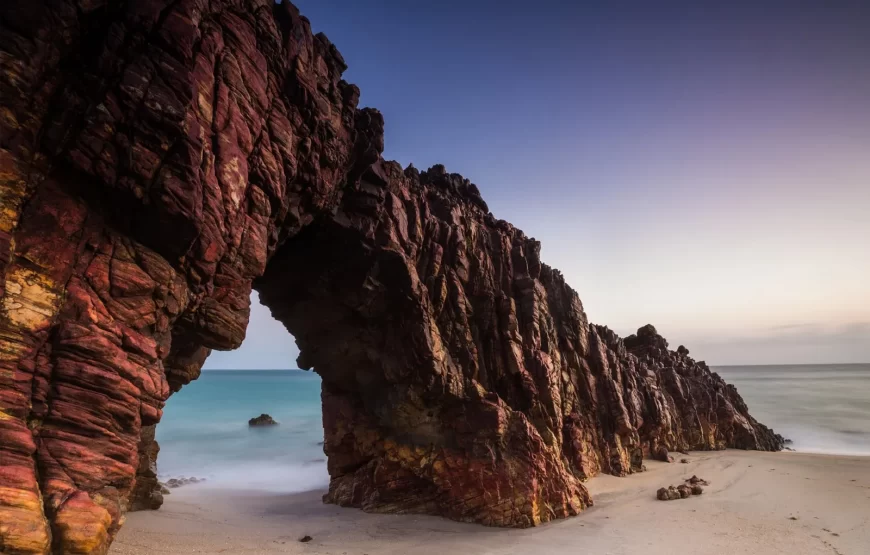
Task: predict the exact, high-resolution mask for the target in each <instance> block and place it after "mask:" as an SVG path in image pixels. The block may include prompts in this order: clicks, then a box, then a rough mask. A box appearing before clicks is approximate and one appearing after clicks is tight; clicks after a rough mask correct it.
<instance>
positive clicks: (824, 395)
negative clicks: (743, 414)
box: [712, 364, 870, 455]
mask: <svg viewBox="0 0 870 555" xmlns="http://www.w3.org/2000/svg"><path fill="white" fill-rule="evenodd" d="M712 369H713V371H714V372H718V373H719V375H720V376H722V378H724V379H725V381H726V382H728V383H732V384H734V385H735V386H736V387H737V391H738V392H740V395H741V396H742V397H743V400H744V401H746V404H747V405H748V406H749V413H750V414H751V415H752V416H754V417H755V418H756V419H758V420H759V421H760V422H762V423H764V424H766V425H767V426H770V427H771V428H773V429H774V430H775V431H776V432H777V433H779V434H781V435H783V436H784V437H786V438H788V439H790V440H792V441H793V443H792V444H791V445H789V447H791V448H792V449H795V450H796V451H805V452H810V453H829V454H838V455H870V364H804V365H776V366H719V367H713V368H712Z"/></svg>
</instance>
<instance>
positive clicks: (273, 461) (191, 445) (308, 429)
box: [157, 364, 870, 493]
mask: <svg viewBox="0 0 870 555" xmlns="http://www.w3.org/2000/svg"><path fill="white" fill-rule="evenodd" d="M713 370H714V371H716V372H718V373H719V374H720V375H721V376H722V377H723V378H724V379H725V380H726V381H728V382H729V383H733V384H734V385H735V386H737V390H738V391H739V392H740V394H741V395H742V396H743V398H744V400H745V401H746V403H747V404H748V405H749V410H750V413H751V414H752V415H753V416H755V417H756V418H757V419H758V420H760V421H761V422H763V423H765V424H767V425H768V426H770V427H772V428H773V429H774V430H776V431H777V432H778V433H780V434H782V435H783V436H785V437H787V438H789V439H791V440H792V441H793V443H792V444H791V445H790V447H791V448H792V449H795V450H797V451H804V452H813V453H831V454H843V455H870V364H852V365H837V364H830V365H801V366H722V367H714V368H713ZM261 413H267V414H270V415H272V417H273V418H275V420H277V421H278V422H279V423H280V424H279V425H278V426H273V427H267V428H249V427H248V419H250V418H253V417H255V416H259V415H260V414H261ZM157 439H158V441H159V442H160V456H159V458H158V475H159V476H160V478H161V479H162V480H167V479H169V478H178V477H190V476H195V477H197V478H206V479H207V482H206V484H211V485H213V486H216V487H222V488H234V489H248V490H267V491H272V492H286V493H290V492H298V491H307V490H312V489H319V488H325V487H326V486H327V484H328V482H329V476H328V474H327V472H326V460H325V456H324V454H323V447H322V445H321V442H322V441H323V430H322V424H321V411H320V377H319V376H318V375H317V374H315V373H313V372H304V371H301V370H275V371H271V370H232V371H229V370H224V371H217V370H212V371H205V372H203V373H202V376H201V377H200V378H199V379H198V380H197V381H195V382H193V383H191V384H190V385H188V386H186V387H184V388H183V389H182V390H181V391H180V392H178V393H176V394H175V395H173V396H172V397H171V398H170V399H169V401H168V402H167V404H166V409H165V410H164V414H163V420H162V421H161V423H160V425H159V426H157Z"/></svg>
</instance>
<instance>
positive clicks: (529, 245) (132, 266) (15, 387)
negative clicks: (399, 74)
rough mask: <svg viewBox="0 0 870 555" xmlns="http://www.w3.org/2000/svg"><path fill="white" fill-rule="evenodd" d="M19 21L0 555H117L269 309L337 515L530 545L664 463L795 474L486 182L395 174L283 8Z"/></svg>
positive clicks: (11, 125) (14, 29) (134, 6)
mask: <svg viewBox="0 0 870 555" xmlns="http://www.w3.org/2000/svg"><path fill="white" fill-rule="evenodd" d="M0 21H2V24H0V60H2V68H3V69H2V71H0V104H2V106H0V112H2V117H0V307H2V310H0V337H2V342H3V356H2V357H0V406H2V413H0V414H2V419H0V461H2V463H0V464H2V466H3V472H0V491H3V492H4V493H3V498H4V499H12V500H14V502H12V503H11V504H10V503H7V502H0V523H2V526H0V545H2V546H3V547H2V549H4V551H6V552H12V553H21V552H29V553H33V552H37V553H44V552H48V551H50V550H51V551H54V552H56V553H106V552H108V550H109V548H110V544H111V542H112V540H113V538H114V536H115V534H116V533H117V531H118V530H119V529H120V527H121V525H122V522H123V518H124V514H125V513H126V511H127V510H128V509H131V510H132V509H137V508H154V507H155V506H156V505H159V503H160V502H161V501H162V495H159V494H160V491H159V489H158V485H157V479H156V475H155V472H154V471H155V469H156V457H157V444H156V441H155V439H154V426H155V425H156V424H157V423H158V422H159V421H160V419H161V417H162V414H163V408H164V406H165V404H166V401H167V399H168V398H169V396H170V395H171V394H172V393H173V392H177V391H179V390H180V389H181V388H182V387H184V386H186V385H187V384H189V383H190V382H191V381H192V380H195V379H196V378H197V377H198V376H199V375H200V370H201V368H202V365H203V363H204V361H205V360H206V358H207V357H208V355H209V353H210V351H211V349H220V350H230V349H234V348H237V347H238V346H239V345H240V344H241V342H242V339H243V338H244V336H245V329H246V326H247V324H248V319H249V316H250V299H251V293H252V287H254V286H256V289H257V290H258V291H259V293H260V300H261V302H262V303H263V304H265V305H266V306H268V307H269V308H270V310H271V311H272V314H273V315H274V316H275V317H276V318H277V319H278V320H280V321H281V323H282V324H283V325H284V326H285V327H286V328H287V329H288V330H289V331H290V332H291V333H292V334H293V336H295V337H296V340H297V342H298V345H299V348H300V350H301V353H300V355H299V359H298V361H299V365H300V366H302V367H303V368H306V369H310V368H315V369H316V371H317V372H318V374H320V376H321V378H322V390H321V400H322V405H323V425H324V436H323V437H324V439H325V445H324V449H323V450H324V452H325V454H326V456H327V458H328V461H329V464H328V468H329V473H330V485H329V490H328V492H327V494H326V496H325V500H326V501H327V502H330V503H335V504H339V505H343V506H353V507H360V508H362V509H364V510H367V511H373V512H397V513H429V514H436V515H441V516H445V517H448V518H453V519H457V520H462V521H466V522H477V523H482V524H486V525H492V526H514V527H527V526H535V525H538V524H540V523H543V522H546V521H550V520H554V519H558V518H565V517H569V516H572V515H576V514H578V513H579V512H580V511H582V510H584V509H586V508H587V507H589V506H590V505H591V504H592V499H591V496H590V494H589V492H588V490H587V489H586V487H585V486H584V484H583V479H584V478H587V477H591V476H595V475H596V474H600V473H609V474H613V475H617V476H624V475H626V474H631V473H633V472H638V471H640V470H641V469H642V468H643V461H644V458H649V457H651V456H654V455H653V454H652V450H653V449H654V448H657V447H660V446H661V447H663V448H666V449H670V450H673V449H676V448H678V447H681V448H687V449H693V450H694V449H697V450H712V449H721V448H725V447H734V448H740V449H761V450H778V449H781V448H782V441H783V440H782V437H780V436H778V435H777V434H775V433H774V432H773V431H771V430H770V429H769V428H767V427H766V426H764V425H763V424H760V423H759V422H757V421H756V420H755V419H754V418H753V417H752V416H751V415H750V414H749V412H748V408H747V407H746V404H745V403H744V401H743V399H742V398H741V397H740V395H739V394H738V393H737V391H736V389H734V388H733V387H727V385H726V384H725V382H724V381H723V380H722V378H721V377H719V376H718V375H716V374H715V373H713V372H711V371H710V369H709V368H708V367H707V365H706V364H705V363H704V362H703V361H695V360H693V359H692V358H690V357H689V356H688V355H684V354H681V353H678V352H675V351H672V350H670V349H669V348H668V342H667V341H666V340H665V338H664V337H662V336H661V335H659V334H658V332H657V331H656V329H655V328H654V327H653V326H644V327H643V328H641V329H639V330H638V331H637V334H636V335H631V336H629V337H627V338H625V339H622V338H620V337H619V336H618V335H617V334H616V333H614V332H613V331H612V330H610V329H608V328H607V327H605V326H601V325H596V324H594V323H591V322H590V321H589V319H588V317H587V315H586V313H585V311H584V309H583V304H582V302H581V300H580V296H579V295H578V294H577V292H576V291H574V289H572V288H571V287H570V285H569V284H568V283H567V282H566V281H565V279H564V277H563V276H562V274H561V273H560V272H559V271H558V270H556V269H554V268H552V267H550V266H548V265H547V264H544V263H543V262H542V261H541V244H540V242H538V241H537V240H535V239H534V238H532V237H528V236H526V235H525V233H523V232H522V230H520V229H517V228H516V227H514V226H513V225H512V224H510V223H509V222H506V221H504V220H499V219H497V218H496V217H495V216H494V215H493V214H491V213H490V212H489V209H488V207H487V204H486V203H485V202H484V200H483V199H482V198H481V195H480V191H479V189H478V188H477V186H475V185H474V183H472V182H471V181H470V180H468V179H466V178H464V177H463V176H461V175H459V174H456V173H450V172H448V171H447V170H446V169H445V168H444V166H433V167H432V168H430V169H429V170H427V171H418V170H417V169H415V168H411V167H408V168H407V169H403V168H402V167H401V166H400V165H399V164H398V163H396V162H390V161H387V160H384V159H383V158H382V157H381V153H382V152H383V151H384V120H383V117H382V115H381V114H380V113H379V112H378V111H377V110H374V109H371V108H360V106H359V98H360V91H359V89H358V88H357V87H355V86H354V85H351V84H350V83H348V82H347V81H345V80H344V79H342V73H343V72H344V71H345V69H346V68H347V66H346V63H345V61H344V59H343V58H342V56H341V54H340V53H339V52H338V50H337V49H336V47H335V46H334V45H333V44H332V43H330V41H329V40H328V39H327V38H326V36H325V35H323V34H316V35H315V34H313V33H312V32H311V23H310V22H309V21H308V20H307V19H306V18H304V17H303V16H302V15H301V14H300V13H299V11H298V10H297V9H296V8H295V7H294V6H293V5H292V4H291V3H290V2H287V1H284V2H281V3H276V2H274V1H273V0H210V1H209V2H202V1H194V0H184V1H168V0H112V1H110V2H105V1H76V0H52V1H50V2H42V1H33V2H28V1H26V0H11V1H10V0H4V1H2V2H0ZM421 132H425V130H421ZM602 232H606V230H602ZM592 270H594V269H592ZM287 340H288V342H289V341H292V339H290V337H289V336H288V339H287ZM179 402H180V400H179ZM167 487H170V486H167ZM155 492H156V494H157V495H155Z"/></svg>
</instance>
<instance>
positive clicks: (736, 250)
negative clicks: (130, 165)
mask: <svg viewBox="0 0 870 555" xmlns="http://www.w3.org/2000/svg"><path fill="white" fill-rule="evenodd" d="M296 4H297V5H298V6H299V8H300V9H301V11H302V13H303V14H304V15H306V16H307V17H309V19H310V20H311V21H312V27H313V29H314V31H315V32H318V31H323V32H325V33H326V34H327V36H328V37H329V38H330V40H332V42H333V43H335V44H336V45H337V46H338V48H339V50H340V51H341V52H342V55H343V56H344V58H345V60H346V62H347V63H348V65H349V69H348V71H347V72H346V73H345V79H347V80H348V81H350V82H352V83H356V84H357V85H359V86H360V88H361V90H362V96H361V105H363V106H373V107H376V108H378V109H379V110H381V112H383V114H384V118H385V121H386V150H385V152H384V157H385V158H387V159H394V160H398V161H399V162H401V163H402V164H403V165H407V164H408V163H410V162H413V163H414V165H415V166H416V167H418V168H427V167H429V166H431V165H433V164H436V163H443V164H444V165H445V166H446V167H447V169H448V170H449V171H452V172H458V173H461V174H463V175H465V176H466V177H468V178H469V179H471V180H472V181H473V182H474V183H476V184H477V185H478V187H479V188H480V190H481V192H482V194H483V197H484V198H485V199H486V201H487V203H488V204H489V207H490V209H491V210H492V212H493V213H494V214H495V215H496V217H498V218H503V219H506V220H508V221H510V222H512V223H514V224H515V225H517V226H518V227H520V228H521V229H523V230H524V231H525V232H526V234H527V235H529V236H532V237H535V238H536V239H538V240H540V241H541V242H542V244H543V245H542V253H541V254H542V258H543V260H544V261H545V262H546V263H548V264H550V265H551V266H553V267H556V268H559V269H560V270H562V272H563V273H564V275H565V277H566V279H567V281H568V283H569V284H570V285H571V286H572V287H574V288H575V289H576V290H577V291H578V292H579V294H580V298H581V299H582V301H583V304H584V307H585V309H586V312H587V314H588V316H589V319H590V320H591V321H592V322H595V323H600V324H606V325H608V326H609V327H611V328H612V329H614V330H616V331H617V332H618V333H620V334H622V335H628V334H630V333H632V332H633V331H634V330H636V329H637V328H638V327H640V326H642V325H644V324H647V323H652V324H654V325H655V326H656V328H657V329H658V330H659V332H660V333H661V334H662V335H664V336H665V337H666V338H667V339H668V340H669V342H670V343H671V345H672V346H673V347H676V345H678V344H685V345H686V346H687V347H688V348H689V349H690V351H691V352H692V355H693V356H695V357H696V358H698V359H705V360H706V361H707V362H708V363H710V364H713V365H726V364H777V363H784V364H786V363H790V364H793V363H825V362H870V55H868V53H870V31H868V30H870V2H849V1H841V2H827V1H822V0H819V1H816V2H804V1H790V2H771V1H757V2H756V1H748V0H747V1H736V2H716V3H714V2H684V3H674V2H667V1H662V2H628V1H619V0H617V1H613V2H609V1H608V2H603V1H602V2H592V1H590V2H571V3H569V2H555V1H547V0H542V1H539V2H536V3H528V2H513V1H511V0H504V1H499V2H495V1H473V0H466V1H458V0H444V1H441V2H422V1H419V2H418V1H408V0H402V1H382V2H377V1H370V2H363V1H340V0H299V1H297V2H296ZM295 356H296V349H295V345H294V344H293V342H292V341H291V340H289V338H288V335H287V332H286V331H285V330H284V329H283V328H282V327H281V325H280V324H278V323H276V322H274V321H272V320H271V317H270V316H269V315H268V311H267V310H266V309H265V308H263V307H261V306H260V305H259V304H258V302H257V301H256V298H255V299H254V312H253V315H252V320H251V326H250V328H249V339H248V340H246V343H245V344H244V345H243V346H242V348H241V349H240V350H239V351H236V352H235V353H217V354H214V355H212V357H211V358H210V359H209V361H208V363H207V367H211V368H238V367H251V368H273V367H274V368H287V367H295V364H294V363H293V360H295Z"/></svg>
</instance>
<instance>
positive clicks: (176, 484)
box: [163, 476, 205, 489]
mask: <svg viewBox="0 0 870 555" xmlns="http://www.w3.org/2000/svg"><path fill="white" fill-rule="evenodd" d="M199 482H205V478H196V477H193V476H191V477H190V478H184V477H181V478H170V479H169V480H167V481H166V483H165V484H164V485H163V487H166V488H171V489H175V488H180V487H181V486H186V485H188V484H197V483H199Z"/></svg>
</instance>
